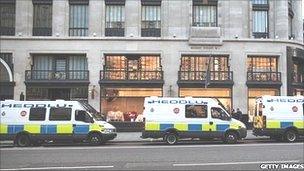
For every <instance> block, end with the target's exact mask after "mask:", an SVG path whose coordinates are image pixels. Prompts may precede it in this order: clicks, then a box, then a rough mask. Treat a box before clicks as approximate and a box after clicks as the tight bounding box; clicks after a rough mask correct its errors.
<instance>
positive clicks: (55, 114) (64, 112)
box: [50, 107, 72, 121]
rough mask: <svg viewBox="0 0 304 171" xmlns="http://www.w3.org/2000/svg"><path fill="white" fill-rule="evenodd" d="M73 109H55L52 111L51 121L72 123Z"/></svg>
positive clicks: (52, 108)
mask: <svg viewBox="0 0 304 171" xmlns="http://www.w3.org/2000/svg"><path fill="white" fill-rule="evenodd" d="M71 111H72V109H71V108H63V107H61V108H55V107H51V109H50V121H70V120H71Z"/></svg>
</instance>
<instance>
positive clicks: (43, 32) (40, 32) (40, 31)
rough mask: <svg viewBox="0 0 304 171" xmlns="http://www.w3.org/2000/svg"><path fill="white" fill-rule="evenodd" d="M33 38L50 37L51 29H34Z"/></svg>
mask: <svg viewBox="0 0 304 171" xmlns="http://www.w3.org/2000/svg"><path fill="white" fill-rule="evenodd" d="M33 36H52V28H49V27H34V28H33Z"/></svg>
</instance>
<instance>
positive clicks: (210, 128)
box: [202, 123, 216, 131]
mask: <svg viewBox="0 0 304 171" xmlns="http://www.w3.org/2000/svg"><path fill="white" fill-rule="evenodd" d="M202 130H203V131H216V124H213V125H209V124H208V123H207V124H203V125H202Z"/></svg>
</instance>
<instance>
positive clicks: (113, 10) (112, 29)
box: [105, 0, 125, 37]
mask: <svg viewBox="0 0 304 171" xmlns="http://www.w3.org/2000/svg"><path fill="white" fill-rule="evenodd" d="M105 3H106V28H105V36H120V37H123V36H124V34H125V31H124V28H125V0H118V1H111V0H106V1H105Z"/></svg>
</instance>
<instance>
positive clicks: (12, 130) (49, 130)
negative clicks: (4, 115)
mask: <svg viewBox="0 0 304 171" xmlns="http://www.w3.org/2000/svg"><path fill="white" fill-rule="evenodd" d="M103 130H104V127H103V126H102V125H98V124H90V125H76V126H75V127H73V125H72V124H57V125H40V124H25V125H6V124H0V134H17V133H19V132H22V131H26V132H29V133H31V134H52V135H55V134H87V133H89V132H90V131H103Z"/></svg>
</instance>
